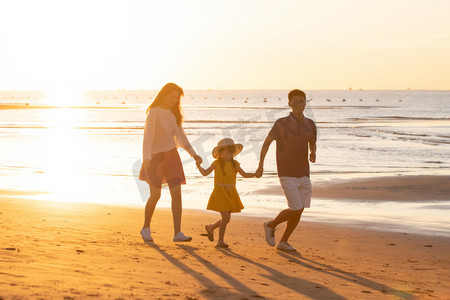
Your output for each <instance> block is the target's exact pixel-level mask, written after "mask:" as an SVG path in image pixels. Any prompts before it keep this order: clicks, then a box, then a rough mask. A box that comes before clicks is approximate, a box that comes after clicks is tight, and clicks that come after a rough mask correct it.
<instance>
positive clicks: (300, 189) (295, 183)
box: [280, 176, 312, 210]
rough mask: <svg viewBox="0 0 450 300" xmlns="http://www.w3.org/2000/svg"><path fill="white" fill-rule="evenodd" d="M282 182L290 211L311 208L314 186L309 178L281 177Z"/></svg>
mask: <svg viewBox="0 0 450 300" xmlns="http://www.w3.org/2000/svg"><path fill="white" fill-rule="evenodd" d="M280 182H281V187H282V188H283V191H284V195H285V196H286V199H287V203H288V207H289V209H290V210H300V209H302V208H305V207H306V208H308V207H310V205H311V195H312V186H311V180H310V179H309V177H308V176H303V177H301V178H298V177H280Z"/></svg>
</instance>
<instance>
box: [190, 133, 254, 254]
mask: <svg viewBox="0 0 450 300" xmlns="http://www.w3.org/2000/svg"><path fill="white" fill-rule="evenodd" d="M242 148H243V146H242V145H241V144H235V143H234V141H233V140H232V139H223V140H221V141H220V142H219V143H218V144H217V147H215V148H214V150H213V152H212V155H213V157H214V158H215V159H216V160H215V161H214V162H213V163H212V164H211V166H210V167H209V168H208V169H206V170H205V169H203V168H202V167H201V161H197V163H196V164H197V167H198V169H199V171H200V173H202V175H203V176H207V175H209V174H210V173H211V172H212V171H213V170H214V190H213V192H212V194H211V196H210V197H209V202H208V206H207V209H209V210H214V211H217V212H220V214H221V215H222V219H221V220H219V221H217V222H216V223H214V224H210V225H206V226H205V229H206V232H207V234H208V239H209V240H210V241H211V242H213V241H214V230H215V229H216V228H219V240H218V242H217V247H221V248H228V245H227V244H226V243H225V242H224V240H223V238H224V235H225V230H226V228H227V224H228V222H230V217H231V213H234V212H240V211H241V210H242V209H243V208H244V206H243V205H242V202H241V199H240V198H239V195H238V192H237V190H236V174H237V173H239V174H241V175H242V177H245V178H250V177H255V173H246V172H245V171H244V170H242V168H241V167H240V164H239V163H238V162H237V161H235V160H234V158H233V157H234V156H236V155H238V154H239V152H241V151H242Z"/></svg>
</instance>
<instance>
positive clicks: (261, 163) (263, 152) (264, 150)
mask: <svg viewBox="0 0 450 300" xmlns="http://www.w3.org/2000/svg"><path fill="white" fill-rule="evenodd" d="M272 142H273V138H272V137H271V136H270V134H269V135H267V137H266V139H265V140H264V143H263V145H262V148H261V154H260V156H259V166H258V169H257V170H256V172H255V173H256V177H257V178H259V177H261V176H262V174H263V170H264V159H265V158H266V154H267V151H268V150H269V147H270V144H271V143H272Z"/></svg>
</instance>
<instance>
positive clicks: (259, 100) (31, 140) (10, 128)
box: [0, 90, 450, 236]
mask: <svg viewBox="0 0 450 300" xmlns="http://www.w3.org/2000/svg"><path fill="white" fill-rule="evenodd" d="M156 93H157V91H126V90H120V91H92V92H83V93H82V92H77V93H75V92H69V91H68V92H67V95H66V94H64V93H61V94H59V96H58V97H59V98H58V99H52V101H49V97H48V95H46V94H45V93H41V92H0V106H1V107H2V108H4V109H1V110H0V136H1V145H0V155H1V160H0V190H17V191H22V193H25V194H26V193H29V195H22V196H27V197H29V198H30V199H46V200H55V201H83V202H96V203H105V204H118V205H130V206H143V205H144V203H145V201H146V199H147V197H148V195H149V191H148V186H147V185H146V184H145V183H143V182H141V181H139V180H138V173H139V169H140V164H141V157H142V135H143V126H144V122H145V116H146V114H145V112H146V109H147V107H148V105H149V104H150V103H151V102H152V100H153V99H154V97H155V96H156ZM287 93H288V91H209V90H208V91H185V97H183V98H182V106H183V111H184V120H185V121H184V123H183V126H184V129H185V132H186V134H187V136H188V139H189V140H190V142H191V143H192V145H193V146H194V148H195V149H196V151H197V152H198V153H199V155H201V156H202V158H203V161H204V163H203V166H204V167H207V166H208V165H209V164H210V163H211V162H212V161H213V158H212V156H211V151H212V149H213V147H214V146H215V145H216V144H217V142H218V141H219V140H220V139H222V138H224V137H231V138H233V139H234V140H235V141H236V142H238V143H242V144H243V145H244V149H243V151H242V153H241V154H239V155H238V156H237V157H236V159H237V160H238V161H239V162H240V163H241V166H242V168H243V169H244V170H245V171H247V172H254V171H255V170H256V168H257V166H258V161H259V153H260V149H261V146H262V143H263V141H264V139H265V137H266V136H267V133H268V132H269V130H270V128H271V127H272V125H273V123H274V121H275V120H276V119H278V118H280V117H284V116H286V115H288V114H289V112H290V109H289V106H288V102H287ZM306 93H307V99H308V102H307V107H306V109H305V115H306V116H307V117H309V118H311V119H313V120H314V121H315V122H316V125H317V128H318V142H317V145H318V150H317V163H315V164H311V180H312V182H313V185H314V183H315V182H316V183H326V182H332V181H334V180H337V179H339V180H342V179H346V180H352V179H355V178H370V177H379V176H393V175H397V174H402V175H449V174H450V91H306ZM49 106H50V107H49ZM35 107H37V108H35ZM5 108H8V109H5ZM179 151H180V155H181V158H182V160H183V165H184V170H185V174H186V178H187V184H186V185H185V186H183V205H184V207H185V208H194V209H204V208H205V207H206V203H207V201H208V197H209V194H210V193H211V191H212V188H213V179H212V175H210V176H208V177H203V176H201V175H200V173H199V172H198V170H197V169H196V167H195V164H194V161H193V160H192V159H191V158H190V157H189V155H188V154H187V153H186V152H185V151H184V150H182V149H180V150H179ZM264 170H265V173H264V176H263V177H262V178H259V179H256V178H251V179H242V178H238V183H237V188H238V191H239V193H240V195H241V198H242V201H243V203H244V206H245V207H246V208H245V210H244V212H243V214H242V215H258V216H267V217H271V216H273V215H275V214H276V212H277V211H279V210H281V209H284V208H285V207H286V200H285V198H284V196H283V194H282V193H278V194H277V193H267V189H270V188H271V187H276V186H278V185H279V181H278V178H277V174H276V161H275V145H273V146H271V148H270V150H269V152H268V154H267V158H266V162H265V169H264ZM362 200H363V199H362ZM159 205H160V206H165V207H169V206H170V195H169V193H168V191H167V189H164V190H163V196H162V199H161V201H160V203H159ZM449 208H450V197H449V199H448V201H439V202H438V203H435V202H430V201H423V202H417V201H414V202H395V201H390V199H386V201H371V202H367V201H357V200H352V201H343V200H339V201H338V200H335V199H314V197H313V201H312V206H311V208H310V209H308V210H307V212H306V213H305V214H304V219H305V220H319V221H322V222H333V223H340V224H350V225H355V224H359V226H365V227H375V228H379V227H381V228H383V229H389V230H399V231H405V232H406V231H408V230H409V231H415V232H417V231H419V232H422V233H427V234H440V235H449V236H450V224H449V221H448V215H449V212H450V209H449Z"/></svg>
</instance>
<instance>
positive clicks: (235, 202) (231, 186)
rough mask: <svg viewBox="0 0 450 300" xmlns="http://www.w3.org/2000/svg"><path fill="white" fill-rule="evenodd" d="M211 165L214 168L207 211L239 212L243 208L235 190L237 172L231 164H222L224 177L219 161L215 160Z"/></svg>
mask: <svg viewBox="0 0 450 300" xmlns="http://www.w3.org/2000/svg"><path fill="white" fill-rule="evenodd" d="M235 162H236V166H239V163H238V162H237V161H235ZM213 165H214V166H215V169H214V190H213V192H212V194H211V196H210V197H209V201H208V206H207V209H208V210H214V211H217V212H223V211H231V212H240V211H241V210H242V209H244V206H243V205H242V202H241V199H240V198H239V194H238V192H237V190H236V174H237V170H236V169H235V168H234V167H233V163H232V162H231V161H228V162H224V163H223V169H224V171H225V174H226V175H224V174H223V170H222V167H221V165H220V162H219V160H215V161H214V162H213Z"/></svg>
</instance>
